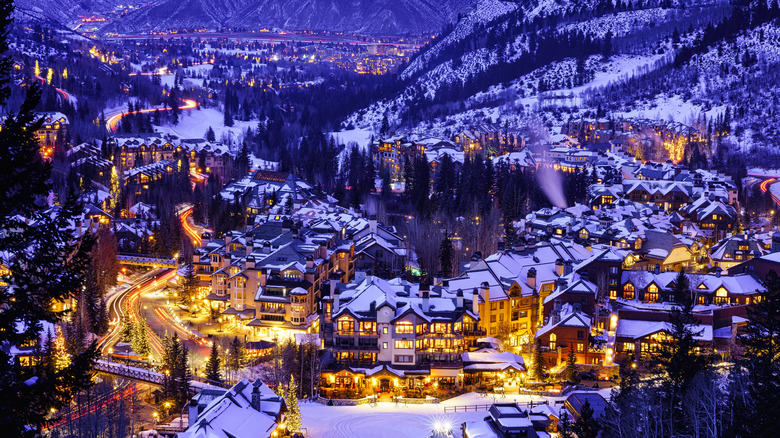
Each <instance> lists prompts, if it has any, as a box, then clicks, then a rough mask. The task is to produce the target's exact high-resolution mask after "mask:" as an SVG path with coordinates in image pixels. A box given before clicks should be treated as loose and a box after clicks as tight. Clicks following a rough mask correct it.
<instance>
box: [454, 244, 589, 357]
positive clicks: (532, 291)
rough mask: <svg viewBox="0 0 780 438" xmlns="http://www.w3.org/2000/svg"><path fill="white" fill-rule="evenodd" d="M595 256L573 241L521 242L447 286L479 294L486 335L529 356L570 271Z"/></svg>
mask: <svg viewBox="0 0 780 438" xmlns="http://www.w3.org/2000/svg"><path fill="white" fill-rule="evenodd" d="M589 257H591V253H590V252H589V251H588V250H587V249H586V248H585V247H582V246H580V245H577V244H574V243H571V242H562V241H555V242H550V243H546V242H545V243H540V244H538V245H536V244H533V245H527V244H526V243H525V242H524V241H518V242H517V245H516V246H513V248H512V249H510V250H505V249H501V250H500V251H499V252H497V253H496V254H493V255H491V256H489V257H487V258H485V259H482V258H481V257H473V258H472V261H471V262H469V263H467V264H465V265H464V266H462V267H461V272H462V274H461V275H460V276H458V277H455V278H451V279H448V280H445V281H446V284H448V287H449V288H450V289H451V290H457V289H461V290H463V291H465V292H466V293H467V294H468V293H469V292H468V291H471V294H472V295H474V294H475V295H476V297H475V298H474V299H473V300H474V301H475V302H477V305H478V312H479V315H480V323H479V324H480V328H481V329H482V330H484V331H485V332H486V333H487V334H488V335H489V336H494V337H499V338H504V339H506V342H505V345H503V348H504V349H506V350H513V351H515V352H520V351H525V352H527V351H528V347H529V346H530V345H531V343H532V340H533V336H534V333H535V332H536V330H537V329H538V328H539V327H541V326H543V325H544V317H545V316H546V315H545V314H544V308H543V302H544V300H545V299H546V298H547V297H548V296H549V295H550V294H551V293H553V291H554V290H555V288H556V285H557V282H558V281H559V278H560V277H561V276H563V275H567V272H568V271H565V270H567V269H568V270H569V271H571V269H572V267H573V264H574V263H575V262H580V261H582V260H585V259H587V258H589ZM443 284H444V283H443Z"/></svg>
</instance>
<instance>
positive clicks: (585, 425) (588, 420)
mask: <svg viewBox="0 0 780 438" xmlns="http://www.w3.org/2000/svg"><path fill="white" fill-rule="evenodd" d="M593 414H594V412H593V407H592V406H591V405H590V402H589V401H588V400H585V403H583V404H582V408H581V409H580V418H578V419H577V421H576V422H574V425H572V427H571V430H572V432H574V434H575V435H576V436H577V438H598V437H599V433H601V429H602V426H601V423H600V422H599V420H598V419H596V418H595V417H594V416H593Z"/></svg>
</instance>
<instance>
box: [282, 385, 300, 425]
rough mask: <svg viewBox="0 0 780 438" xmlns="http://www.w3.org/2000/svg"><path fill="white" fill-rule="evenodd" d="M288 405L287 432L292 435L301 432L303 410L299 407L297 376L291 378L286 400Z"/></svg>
mask: <svg viewBox="0 0 780 438" xmlns="http://www.w3.org/2000/svg"><path fill="white" fill-rule="evenodd" d="M284 401H285V403H286V404H287V431H288V432H291V433H295V432H298V431H299V430H301V410H300V408H299V407H298V385H297V384H296V383H295V376H290V385H289V386H288V387H287V393H286V395H285V399H284Z"/></svg>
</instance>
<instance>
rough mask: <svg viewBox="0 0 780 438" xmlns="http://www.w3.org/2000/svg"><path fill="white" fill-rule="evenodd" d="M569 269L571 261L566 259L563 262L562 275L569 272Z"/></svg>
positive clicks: (570, 268)
mask: <svg viewBox="0 0 780 438" xmlns="http://www.w3.org/2000/svg"><path fill="white" fill-rule="evenodd" d="M571 271H572V265H571V261H570V260H567V261H566V262H564V263H563V275H569V274H571Z"/></svg>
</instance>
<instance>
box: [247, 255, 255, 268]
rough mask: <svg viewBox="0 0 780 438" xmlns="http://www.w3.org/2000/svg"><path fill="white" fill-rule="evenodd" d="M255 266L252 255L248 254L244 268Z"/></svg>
mask: <svg viewBox="0 0 780 438" xmlns="http://www.w3.org/2000/svg"><path fill="white" fill-rule="evenodd" d="M254 267H255V258H254V257H253V256H249V257H247V258H246V268H247V269H253V268H254Z"/></svg>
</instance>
